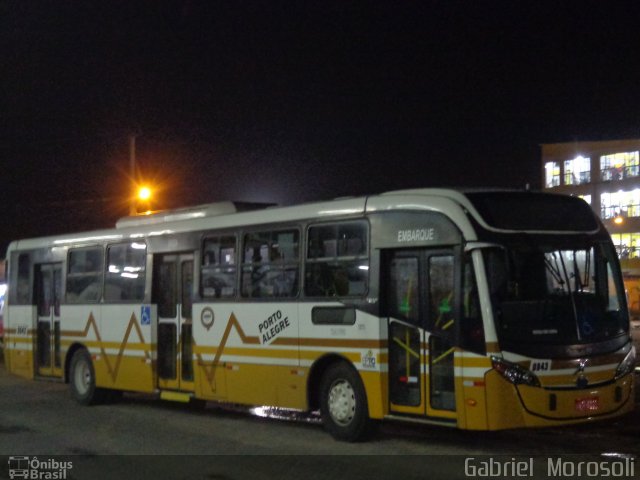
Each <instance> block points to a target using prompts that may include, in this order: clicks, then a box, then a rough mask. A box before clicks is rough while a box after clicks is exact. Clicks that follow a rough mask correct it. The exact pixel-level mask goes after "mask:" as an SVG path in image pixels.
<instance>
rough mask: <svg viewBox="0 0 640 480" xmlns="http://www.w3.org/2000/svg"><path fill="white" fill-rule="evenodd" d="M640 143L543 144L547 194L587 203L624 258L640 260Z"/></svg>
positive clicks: (629, 141) (543, 164)
mask: <svg viewBox="0 0 640 480" xmlns="http://www.w3.org/2000/svg"><path fill="white" fill-rule="evenodd" d="M639 152H640V139H630V140H610V141H603V142H571V143H551V144H544V145H542V168H543V179H544V180H543V181H544V185H543V189H544V190H547V191H550V192H557V193H564V194H568V195H576V196H579V197H582V198H584V199H585V200H586V201H587V202H588V203H589V204H590V205H591V208H593V210H594V211H595V212H596V213H597V214H598V215H599V216H600V218H601V219H602V221H603V223H604V224H605V226H606V227H607V230H609V233H611V237H612V238H613V243H614V244H615V245H616V248H617V250H618V254H619V255H620V258H621V259H626V258H639V259H640V154H639Z"/></svg>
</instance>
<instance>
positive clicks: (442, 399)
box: [385, 249, 459, 421]
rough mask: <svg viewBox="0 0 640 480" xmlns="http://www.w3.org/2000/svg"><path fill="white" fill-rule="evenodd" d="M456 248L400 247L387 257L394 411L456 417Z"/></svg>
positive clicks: (391, 400) (447, 417) (387, 302)
mask: <svg viewBox="0 0 640 480" xmlns="http://www.w3.org/2000/svg"><path fill="white" fill-rule="evenodd" d="M456 263H457V262H456V255H455V254H454V252H453V250H446V249H445V250H443V249H437V250H431V249H428V250H427V249H424V250H398V251H392V252H390V254H389V255H388V256H387V261H386V267H385V270H386V287H387V293H386V296H387V301H386V305H387V309H388V322H389V336H388V339H389V340H388V344H389V410H390V411H391V413H394V414H410V415H420V416H425V415H426V416H428V417H434V418H438V419H443V420H446V421H454V420H455V418H456V411H455V410H456V402H455V387H454V385H455V382H454V363H453V359H454V347H453V345H454V343H453V342H454V332H455V318H456V313H455V312H456V311H457V306H456V298H457V297H458V295H456V289H457V288H456V285H457V284H458V283H459V280H458V275H456Z"/></svg>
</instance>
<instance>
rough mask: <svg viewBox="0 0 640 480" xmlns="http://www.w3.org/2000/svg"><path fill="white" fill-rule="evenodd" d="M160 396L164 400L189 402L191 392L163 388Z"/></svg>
mask: <svg viewBox="0 0 640 480" xmlns="http://www.w3.org/2000/svg"><path fill="white" fill-rule="evenodd" d="M160 398H161V399H162V400H169V401H170V402H182V403H189V402H190V401H191V394H190V393H184V392H172V391H170V390H163V391H162V392H160Z"/></svg>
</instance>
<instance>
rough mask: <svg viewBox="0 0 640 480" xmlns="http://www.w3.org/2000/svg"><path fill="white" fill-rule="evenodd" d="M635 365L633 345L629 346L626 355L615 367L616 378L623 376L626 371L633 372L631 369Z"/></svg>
mask: <svg viewBox="0 0 640 480" xmlns="http://www.w3.org/2000/svg"><path fill="white" fill-rule="evenodd" d="M635 366H636V349H635V347H631V350H629V353H627V356H626V357H624V360H622V362H620V365H618V368H617V369H616V379H618V378H620V377H624V376H625V375H627V374H628V373H631V372H633V369H634V368H635Z"/></svg>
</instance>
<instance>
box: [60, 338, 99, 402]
mask: <svg viewBox="0 0 640 480" xmlns="http://www.w3.org/2000/svg"><path fill="white" fill-rule="evenodd" d="M69 372H70V374H69V385H70V386H71V395H72V396H73V398H74V399H75V400H76V402H78V403H80V404H81V405H95V404H97V403H101V402H102V401H104V399H105V396H106V395H105V390H103V389H101V388H97V387H96V374H95V370H94V369H93V362H92V361H91V356H90V355H89V352H87V351H86V350H85V349H84V348H82V349H80V350H77V351H76V352H75V353H74V354H73V357H72V358H71V366H70V368H69Z"/></svg>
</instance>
